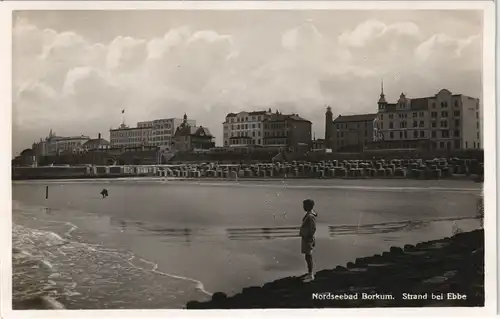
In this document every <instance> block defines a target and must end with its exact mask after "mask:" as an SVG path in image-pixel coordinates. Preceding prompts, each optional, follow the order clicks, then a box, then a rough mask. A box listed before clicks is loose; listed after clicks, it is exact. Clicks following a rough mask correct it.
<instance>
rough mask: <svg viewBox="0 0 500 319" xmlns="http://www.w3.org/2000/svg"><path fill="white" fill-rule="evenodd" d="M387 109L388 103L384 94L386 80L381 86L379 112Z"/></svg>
mask: <svg viewBox="0 0 500 319" xmlns="http://www.w3.org/2000/svg"><path fill="white" fill-rule="evenodd" d="M386 108H387V101H386V100H385V94H384V80H382V82H381V85H380V98H379V99H378V110H379V112H380V111H384V110H385V109H386Z"/></svg>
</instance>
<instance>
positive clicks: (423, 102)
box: [410, 97, 429, 110]
mask: <svg viewBox="0 0 500 319" xmlns="http://www.w3.org/2000/svg"><path fill="white" fill-rule="evenodd" d="M410 103H411V104H410V110H427V109H428V108H429V100H428V98H425V97H424V98H417V99H411V100H410Z"/></svg>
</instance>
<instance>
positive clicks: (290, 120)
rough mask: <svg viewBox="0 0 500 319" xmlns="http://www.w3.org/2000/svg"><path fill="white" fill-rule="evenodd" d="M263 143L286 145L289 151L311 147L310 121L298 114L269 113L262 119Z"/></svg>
mask: <svg viewBox="0 0 500 319" xmlns="http://www.w3.org/2000/svg"><path fill="white" fill-rule="evenodd" d="M263 124H264V138H263V141H264V145H265V146H278V147H286V148H287V149H288V150H289V151H291V152H300V151H306V152H307V151H309V150H310V149H311V148H312V136H311V130H312V123H311V121H308V120H306V119H304V118H302V117H300V116H299V115H298V114H281V113H279V112H276V114H271V115H270V116H268V117H267V118H266V119H264V121H263Z"/></svg>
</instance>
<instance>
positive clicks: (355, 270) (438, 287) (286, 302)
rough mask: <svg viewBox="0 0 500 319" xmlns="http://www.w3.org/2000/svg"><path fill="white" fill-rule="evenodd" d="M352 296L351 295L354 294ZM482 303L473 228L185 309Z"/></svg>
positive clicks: (480, 258)
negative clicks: (306, 277)
mask: <svg viewBox="0 0 500 319" xmlns="http://www.w3.org/2000/svg"><path fill="white" fill-rule="evenodd" d="M354 298H355V299H354ZM431 306H432V307H452V306H457V307H481V306H484V232H483V231H482V230H476V231H472V232H468V233H461V234H457V235H455V236H453V237H451V238H444V239H441V240H435V241H429V242H424V243H420V244H417V245H416V246H412V245H405V246H404V247H402V248H401V247H391V249H390V251H387V252H384V253H382V254H380V255H374V256H371V257H365V258H357V259H356V260H355V261H354V262H349V263H348V264H347V265H346V267H343V266H337V267H336V268H335V269H329V270H321V271H319V272H317V273H316V278H315V280H314V281H312V282H309V283H304V282H303V281H302V280H301V279H300V278H298V277H287V278H282V279H278V280H276V281H273V282H270V283H267V284H265V285H263V286H262V287H248V288H244V289H243V290H242V292H240V293H238V294H236V295H234V296H232V297H228V296H226V294H224V293H222V292H217V293H215V294H214V295H213V296H212V299H211V300H210V301H208V302H198V301H191V302H189V303H188V304H187V306H186V308H188V309H252V308H365V307H431Z"/></svg>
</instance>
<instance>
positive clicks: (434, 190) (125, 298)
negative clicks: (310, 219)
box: [13, 179, 481, 309]
mask: <svg viewBox="0 0 500 319" xmlns="http://www.w3.org/2000/svg"><path fill="white" fill-rule="evenodd" d="M46 185H48V186H49V198H48V199H45V186H46ZM480 187H481V185H480V184H476V183H472V182H467V181H410V180H408V181H407V180H357V181H356V180H323V181H318V180H301V181H298V180H296V181H286V182H285V181H269V182H240V183H236V182H181V181H162V180H158V181H151V180H145V179H144V180H143V179H139V180H112V181H109V180H108V181H102V180H94V181H92V180H90V181H50V182H49V181H36V182H15V183H13V200H14V202H13V223H14V225H13V244H14V247H16V248H18V249H20V250H21V251H22V252H24V254H17V255H16V256H17V257H16V258H18V259H15V260H14V273H17V274H18V276H17V277H16V275H15V276H14V277H15V278H17V280H16V279H15V280H14V281H15V282H16V281H17V282H18V283H19V284H18V285H17V286H16V283H15V285H14V286H15V288H17V289H18V290H19V291H22V286H23V285H26V284H25V283H21V281H20V280H21V279H20V278H24V277H25V276H26V273H27V272H29V271H27V270H29V269H31V268H29V267H25V266H19V267H16V264H20V260H24V259H23V258H26V256H27V255H26V254H25V253H28V254H30V255H31V257H29V258H37V259H38V260H43V261H45V262H46V263H47V264H49V265H50V267H49V266H47V265H46V264H45V266H37V267H38V268H36V269H42V268H43V269H44V272H43V273H37V275H36V276H39V277H40V278H43V277H44V276H47V277H50V280H51V281H50V282H49V283H45V284H44V285H43V287H44V289H45V291H49V292H50V294H52V296H55V297H59V298H60V300H61V301H62V302H63V303H65V304H66V306H67V307H68V308H86V309H89V308H94V309H101V308H180V307H183V306H184V304H185V303H186V302H187V301H189V300H192V299H205V298H207V297H208V294H209V293H210V292H215V291H225V292H226V293H228V294H233V293H235V292H237V291H239V290H241V288H243V287H245V286H249V285H261V284H263V283H265V282H267V281H270V280H274V279H277V278H280V277H284V276H289V275H296V274H302V273H304V272H305V269H304V261H303V256H302V255H301V254H300V240H299V239H298V237H297V233H298V226H299V224H300V221H301V218H302V215H303V212H302V210H301V203H302V200H303V199H305V198H312V199H314V200H315V202H316V210H317V212H318V214H319V216H318V219H317V222H318V230H317V247H316V252H315V261H316V268H317V270H320V269H324V268H333V267H335V266H336V265H338V264H345V263H346V262H348V261H352V260H354V259H355V258H356V257H361V256H366V255H372V254H374V253H380V252H382V251H384V250H386V249H388V248H389V247H390V246H401V245H404V244H414V243H417V242H420V241H423V240H432V239H437V238H442V237H445V236H450V235H451V234H452V231H453V228H454V227H459V228H461V229H463V230H465V231H466V230H470V229H474V228H477V227H478V225H479V223H478V222H477V221H476V220H474V219H472V218H473V217H474V215H475V205H476V199H477V195H478V194H479V193H480ZM102 188H107V189H108V191H109V195H110V196H109V197H108V198H106V199H102V198H101V197H100V195H99V193H100V191H101V190H102ZM454 224H455V225H456V226H453V225H454ZM19 256H23V257H19ZM21 272H23V273H24V274H23V275H22V276H21V275H19V274H20V273H21ZM32 272H33V273H34V271H32ZM24 295H26V294H24ZM20 296H23V294H22V293H20V294H19V296H18V297H20Z"/></svg>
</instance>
